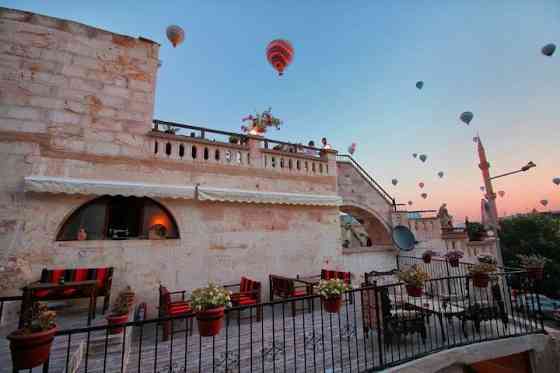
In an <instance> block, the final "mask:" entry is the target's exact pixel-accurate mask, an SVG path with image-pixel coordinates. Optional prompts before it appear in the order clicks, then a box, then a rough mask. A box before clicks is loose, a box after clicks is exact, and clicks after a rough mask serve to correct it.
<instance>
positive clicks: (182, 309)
mask: <svg viewBox="0 0 560 373" xmlns="http://www.w3.org/2000/svg"><path fill="white" fill-rule="evenodd" d="M191 311H192V308H191V306H190V305H189V304H188V303H184V302H178V303H172V304H170V305H169V307H168V309H167V312H168V313H169V315H170V316H174V315H180V314H184V313H189V312H191Z"/></svg>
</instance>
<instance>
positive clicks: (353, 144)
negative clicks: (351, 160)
mask: <svg viewBox="0 0 560 373" xmlns="http://www.w3.org/2000/svg"><path fill="white" fill-rule="evenodd" d="M356 146H357V145H356V143H355V142H353V143H352V144H351V145H350V146H349V147H348V153H350V155H354V153H355V152H356Z"/></svg>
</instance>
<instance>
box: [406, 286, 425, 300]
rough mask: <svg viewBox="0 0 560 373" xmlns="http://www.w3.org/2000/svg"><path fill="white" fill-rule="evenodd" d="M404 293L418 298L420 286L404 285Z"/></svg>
mask: <svg viewBox="0 0 560 373" xmlns="http://www.w3.org/2000/svg"><path fill="white" fill-rule="evenodd" d="M406 293H407V294H408V296H409V297H414V298H418V297H421V296H422V288H421V287H418V286H413V285H406Z"/></svg>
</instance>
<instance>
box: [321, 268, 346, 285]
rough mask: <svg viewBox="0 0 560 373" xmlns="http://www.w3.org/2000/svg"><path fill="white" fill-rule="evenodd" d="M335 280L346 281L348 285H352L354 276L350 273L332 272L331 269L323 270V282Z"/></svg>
mask: <svg viewBox="0 0 560 373" xmlns="http://www.w3.org/2000/svg"><path fill="white" fill-rule="evenodd" d="M335 278H337V279H339V280H342V281H344V283H345V284H347V285H351V284H352V274H351V273H350V272H342V271H332V270H329V269H322V270H321V280H332V279H335Z"/></svg>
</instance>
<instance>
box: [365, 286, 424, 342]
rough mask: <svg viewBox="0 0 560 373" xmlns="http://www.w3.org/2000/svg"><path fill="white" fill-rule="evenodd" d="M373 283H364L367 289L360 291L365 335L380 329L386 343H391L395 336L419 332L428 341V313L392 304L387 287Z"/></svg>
mask: <svg viewBox="0 0 560 373" xmlns="http://www.w3.org/2000/svg"><path fill="white" fill-rule="evenodd" d="M371 285H372V284H367V283H363V284H362V287H365V289H363V290H362V291H361V292H360V294H361V300H362V316H363V317H362V321H363V329H364V335H366V336H368V335H369V333H368V332H369V331H370V330H372V329H378V332H380V333H382V335H383V337H384V341H385V344H387V345H390V344H392V343H393V340H394V338H395V337H396V338H397V339H398V338H400V337H401V336H402V335H407V334H414V333H419V334H420V336H421V337H422V342H423V343H426V336H427V332H426V320H427V318H428V315H427V314H426V313H424V312H421V311H414V310H406V309H400V308H398V309H397V308H395V307H394V306H393V305H392V304H391V299H390V298H389V290H388V288H387V287H379V288H377V287H375V286H376V283H375V281H374V282H373V286H374V288H371ZM376 293H377V299H376V297H375V294H376Z"/></svg>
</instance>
